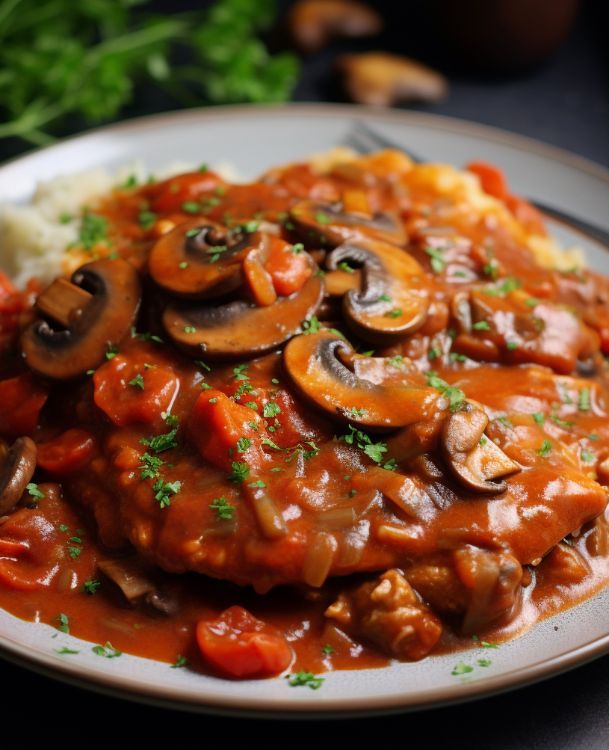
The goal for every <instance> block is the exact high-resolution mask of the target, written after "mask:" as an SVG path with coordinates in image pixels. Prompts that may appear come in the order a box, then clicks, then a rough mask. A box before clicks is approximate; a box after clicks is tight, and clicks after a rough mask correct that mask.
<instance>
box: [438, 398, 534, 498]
mask: <svg viewBox="0 0 609 750" xmlns="http://www.w3.org/2000/svg"><path fill="white" fill-rule="evenodd" d="M487 424H488V417H487V416H486V414H485V412H484V411H482V409H479V408H478V407H476V406H474V405H473V404H471V403H470V402H467V401H466V402H465V404H464V405H463V408H462V409H460V410H459V411H457V412H455V413H454V414H451V415H450V417H448V419H447V420H446V422H445V423H444V426H443V428H442V438H441V446H442V452H443V455H444V458H445V460H446V463H447V465H448V468H449V469H450V471H451V472H452V474H453V475H454V476H455V478H456V479H458V480H459V482H460V483H461V484H462V485H463V486H464V487H465V488H466V489H468V490H471V491H472V492H478V493H485V494H498V493H500V492H504V491H505V489H506V487H507V485H506V483H505V482H504V481H499V482H498V481H495V480H498V479H501V478H502V477H507V476H510V475H512V474H516V473H517V472H519V471H520V466H518V464H517V463H515V462H514V461H512V460H511V459H510V458H508V456H506V455H505V453H504V452H503V451H502V450H501V448H499V446H498V445H496V444H495V443H494V442H493V441H492V440H490V439H489V438H487V437H486V436H485V435H484V430H485V429H486V426H487Z"/></svg>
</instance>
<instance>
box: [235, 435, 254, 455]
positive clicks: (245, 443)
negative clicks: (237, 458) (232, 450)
mask: <svg viewBox="0 0 609 750" xmlns="http://www.w3.org/2000/svg"><path fill="white" fill-rule="evenodd" d="M251 444H252V441H251V440H250V439H249V438H246V437H241V438H239V440H237V453H245V451H246V450H247V449H248V448H249V447H250V445H251Z"/></svg>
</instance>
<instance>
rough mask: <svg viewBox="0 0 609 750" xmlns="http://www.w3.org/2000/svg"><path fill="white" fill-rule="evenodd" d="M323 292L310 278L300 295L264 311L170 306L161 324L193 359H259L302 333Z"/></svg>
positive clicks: (244, 305) (240, 305)
mask: <svg viewBox="0 0 609 750" xmlns="http://www.w3.org/2000/svg"><path fill="white" fill-rule="evenodd" d="M312 262H313V261H311V263H312ZM323 294H324V284H323V279H321V278H320V277H319V276H315V275H312V276H310V277H309V279H308V280H307V281H306V282H305V284H304V286H303V287H302V288H301V289H300V290H299V291H298V292H295V293H294V294H292V295H290V296H289V297H279V298H278V299H277V301H276V302H275V303H274V304H272V305H267V306H265V307H258V306H256V305H252V304H250V303H248V302H243V301H235V302H229V303H227V304H225V305H218V306H214V307H211V306H205V307H204V306H201V305H199V306H195V305H179V304H171V305H169V306H168V307H167V309H166V310H165V312H164V313H163V325H164V326H165V330H166V331H167V333H168V334H169V336H170V338H171V339H172V341H173V342H174V343H175V344H176V345H177V346H179V347H180V348H181V349H183V350H184V351H186V352H187V353H189V354H191V355H193V356H202V355H203V354H204V355H205V356H206V357H208V358H209V359H220V360H223V359H235V358H241V357H255V356H258V355H261V354H264V353H266V352H269V351H271V350H273V349H276V348H277V347H278V346H281V344H283V343H284V342H285V341H287V340H288V339H290V338H292V336H295V335H296V334H297V333H300V331H301V330H302V329H301V325H302V323H303V321H305V320H308V319H309V318H310V317H311V316H312V315H314V314H315V312H316V311H317V310H318V308H319V306H320V305H321V302H322V300H323Z"/></svg>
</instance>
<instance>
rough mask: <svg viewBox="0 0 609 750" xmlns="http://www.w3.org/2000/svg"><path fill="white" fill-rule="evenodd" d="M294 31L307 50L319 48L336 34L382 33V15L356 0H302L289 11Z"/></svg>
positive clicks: (365, 34)
mask: <svg viewBox="0 0 609 750" xmlns="http://www.w3.org/2000/svg"><path fill="white" fill-rule="evenodd" d="M288 28H289V31H290V35H291V37H292V39H293V40H294V42H295V43H296V44H297V46H298V47H299V48H300V49H301V50H303V51H304V52H309V53H311V52H317V51H318V50H320V49H322V48H323V47H325V46H326V45H327V44H328V42H330V41H331V40H332V39H334V38H336V37H363V36H372V35H373V34H378V33H379V32H380V31H381V29H382V28H383V19H382V18H381V16H380V15H379V14H378V13H377V12H376V11H374V10H373V9H372V8H369V7H368V6H367V5H364V4H363V3H359V2H354V1H353V0H299V2H297V3H296V4H295V5H293V6H292V8H291V9H290V13H289V15H288Z"/></svg>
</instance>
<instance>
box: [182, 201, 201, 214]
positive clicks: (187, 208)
mask: <svg viewBox="0 0 609 750" xmlns="http://www.w3.org/2000/svg"><path fill="white" fill-rule="evenodd" d="M181 208H182V211H184V213H187V214H198V213H199V211H200V210H201V204H200V203H197V202H196V201H184V203H182V206H181Z"/></svg>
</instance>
